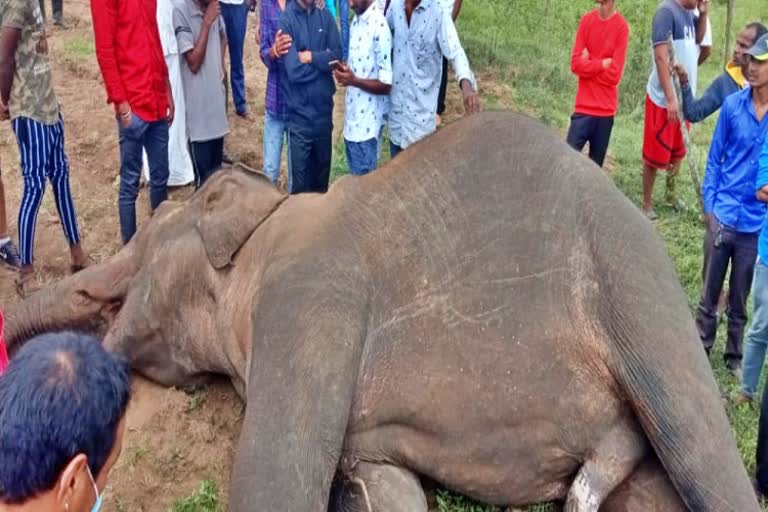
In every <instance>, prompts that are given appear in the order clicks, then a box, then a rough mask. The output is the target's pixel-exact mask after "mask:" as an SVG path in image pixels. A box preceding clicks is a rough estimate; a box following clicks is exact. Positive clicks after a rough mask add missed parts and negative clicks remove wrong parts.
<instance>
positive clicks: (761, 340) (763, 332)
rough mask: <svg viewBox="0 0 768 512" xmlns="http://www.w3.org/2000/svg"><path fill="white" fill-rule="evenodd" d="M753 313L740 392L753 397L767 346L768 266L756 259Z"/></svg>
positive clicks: (746, 343)
mask: <svg viewBox="0 0 768 512" xmlns="http://www.w3.org/2000/svg"><path fill="white" fill-rule="evenodd" d="M752 283H753V285H752V290H753V300H754V309H755V310H754V313H753V314H752V327H750V329H749V333H748V334H747V338H746V340H745V341H744V360H743V361H742V363H741V368H742V378H741V392H742V393H743V394H745V395H746V396H750V397H754V396H755V395H756V394H757V386H758V382H759V381H760V372H761V371H762V369H763V363H764V362H765V352H766V347H768V266H766V265H765V263H763V262H762V261H760V260H758V262H757V265H755V278H754V280H753V281H752Z"/></svg>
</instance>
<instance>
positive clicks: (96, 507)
mask: <svg viewBox="0 0 768 512" xmlns="http://www.w3.org/2000/svg"><path fill="white" fill-rule="evenodd" d="M85 469H87V470H88V476H89V477H90V478H91V483H92V484H93V491H94V492H95V493H96V501H95V502H94V504H93V508H92V509H91V512H99V509H100V508H101V498H102V496H101V494H99V488H98V487H96V480H94V479H93V473H91V468H89V467H88V466H85Z"/></svg>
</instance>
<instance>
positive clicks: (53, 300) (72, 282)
mask: <svg viewBox="0 0 768 512" xmlns="http://www.w3.org/2000/svg"><path fill="white" fill-rule="evenodd" d="M285 197H286V196H284V195H282V194H281V193H279V192H278V191H277V190H276V189H275V188H274V187H273V186H272V185H271V183H269V181H268V180H267V179H266V178H264V177H263V176H261V175H258V174H254V173H249V172H244V171H239V170H227V171H221V172H219V173H217V174H216V175H214V176H213V177H211V178H210V179H209V180H208V182H207V183H206V184H205V186H204V187H202V188H201V189H200V190H199V191H198V192H196V193H195V195H194V196H192V197H191V198H190V199H189V200H187V201H186V202H183V203H175V202H172V201H166V202H165V203H163V205H161V207H160V208H158V210H157V211H156V212H155V214H154V215H153V216H152V218H151V219H150V220H149V221H148V222H146V223H145V225H143V226H142V227H141V229H140V230H139V232H138V233H137V234H136V236H135V237H134V239H133V240H131V242H130V243H129V244H128V245H126V246H125V247H124V248H123V249H122V250H121V251H120V252H118V253H117V254H116V255H115V256H113V257H112V258H110V259H109V260H107V261H105V262H103V263H101V264H99V265H95V266H93V267H90V268H87V269H85V270H83V271H81V272H80V273H78V274H76V275H74V276H71V277H68V278H66V279H63V280H62V281H59V282H58V283H55V284H54V285H52V286H49V287H47V288H45V289H43V290H41V291H40V292H38V293H37V294H35V295H33V296H32V297H30V298H29V299H28V300H26V301H25V302H23V303H21V304H20V305H19V306H17V307H15V308H13V309H11V310H10V311H8V314H7V325H6V328H7V329H6V334H7V338H8V342H9V346H10V349H11V351H13V350H14V349H15V348H17V347H18V344H19V343H22V342H23V341H24V340H26V339H28V338H30V337H31V336H33V335H35V334H37V333H41V332H45V331H49V330H58V329H65V328H89V329H92V330H93V329H97V330H100V331H101V332H102V333H105V344H106V346H107V347H108V348H109V349H111V350H114V351H117V352H120V353H122V354H124V355H125V356H126V357H127V358H128V359H129V361H130V362H131V365H132V366H133V368H134V369H136V370H137V371H139V372H140V373H142V374H144V375H146V376H147V377H149V378H150V379H152V380H155V381H157V382H159V383H161V384H164V385H167V386H179V385H186V384H189V383H190V381H191V380H193V379H194V378H195V377H197V376H201V375H203V374H206V373H210V372H216V371H221V372H225V371H226V369H227V368H225V366H226V362H225V361H221V367H218V366H217V363H219V362H218V361H213V362H212V361H210V355H209V354H207V353H206V350H207V349H208V348H210V346H211V345H213V344H217V343H221V342H222V336H223V335H224V333H222V329H225V330H227V329H229V330H230V331H231V327H230V326H228V325H223V324H226V320H225V319H222V310H224V308H221V310H220V309H219V307H220V302H219V301H220V299H222V297H223V295H225V294H226V293H228V290H227V289H226V288H227V286H228V284H229V275H230V274H231V272H232V269H233V267H234V265H236V261H237V258H236V255H237V253H238V251H239V250H240V248H241V247H242V246H243V244H244V243H245V242H246V241H247V240H248V239H249V237H250V236H251V235H252V234H253V232H254V231H255V230H256V228H257V227H258V226H259V225H260V224H261V223H262V222H263V221H264V220H265V219H266V218H268V217H269V215H270V214H271V213H272V212H273V211H274V210H275V209H276V208H277V207H278V206H279V205H280V204H281V203H282V201H283V200H284V199H285Z"/></svg>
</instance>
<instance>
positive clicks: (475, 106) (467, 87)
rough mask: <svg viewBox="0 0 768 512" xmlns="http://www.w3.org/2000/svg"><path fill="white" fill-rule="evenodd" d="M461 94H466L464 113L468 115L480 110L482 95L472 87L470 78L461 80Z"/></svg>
mask: <svg viewBox="0 0 768 512" xmlns="http://www.w3.org/2000/svg"><path fill="white" fill-rule="evenodd" d="M461 94H462V95H463V96H464V113H465V114H466V115H472V114H477V113H478V112H480V96H478V95H477V93H476V92H475V91H474V89H472V85H471V84H470V83H469V81H468V80H462V81H461Z"/></svg>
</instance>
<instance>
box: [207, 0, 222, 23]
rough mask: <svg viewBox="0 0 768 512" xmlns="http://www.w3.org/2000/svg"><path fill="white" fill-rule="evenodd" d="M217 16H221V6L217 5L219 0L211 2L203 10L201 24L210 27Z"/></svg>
mask: <svg viewBox="0 0 768 512" xmlns="http://www.w3.org/2000/svg"><path fill="white" fill-rule="evenodd" d="M219 14H221V6H220V5H219V0H211V3H209V4H208V7H206V8H205V15H204V16H203V24H204V25H206V26H208V27H210V26H211V25H213V22H214V21H216V19H217V18H218V17H219Z"/></svg>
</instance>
